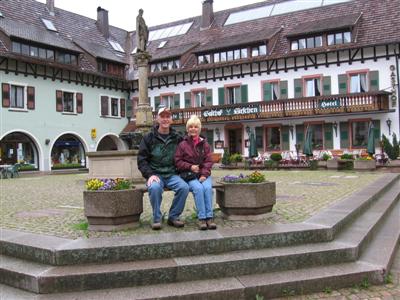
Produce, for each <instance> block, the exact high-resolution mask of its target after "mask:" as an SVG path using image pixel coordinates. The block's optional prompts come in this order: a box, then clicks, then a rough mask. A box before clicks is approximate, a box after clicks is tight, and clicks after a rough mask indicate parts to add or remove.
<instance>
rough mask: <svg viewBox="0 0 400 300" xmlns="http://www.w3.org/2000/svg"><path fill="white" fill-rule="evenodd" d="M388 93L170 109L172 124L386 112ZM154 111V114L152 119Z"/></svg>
mask: <svg viewBox="0 0 400 300" xmlns="http://www.w3.org/2000/svg"><path fill="white" fill-rule="evenodd" d="M388 109H389V93H387V92H369V93H359V94H346V95H330V96H318V97H307V98H297V99H286V100H275V101H262V102H249V103H242V104H231V105H217V106H212V107H199V108H185V109H173V110H171V111H172V119H173V124H174V125H179V124H185V123H186V121H187V119H189V118H190V116H191V115H197V116H198V117H199V118H200V119H201V120H202V122H203V123H211V122H224V121H238V120H254V119H269V118H285V117H300V116H315V115H330V114H339V113H340V114H343V113H359V112H371V111H387V110H388ZM155 117H156V114H154V118H155Z"/></svg>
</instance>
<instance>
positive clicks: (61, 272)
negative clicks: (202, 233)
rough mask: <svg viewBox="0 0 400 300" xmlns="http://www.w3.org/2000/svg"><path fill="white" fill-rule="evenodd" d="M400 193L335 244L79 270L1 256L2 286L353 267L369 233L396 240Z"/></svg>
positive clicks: (75, 287) (65, 287)
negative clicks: (387, 232) (344, 265)
mask: <svg viewBox="0 0 400 300" xmlns="http://www.w3.org/2000/svg"><path fill="white" fill-rule="evenodd" d="M394 190H396V191H397V192H394ZM399 193H400V190H399V189H398V187H397V185H394V186H392V187H391V189H389V190H388V191H387V192H386V193H384V194H383V195H382V197H381V200H380V201H376V202H375V203H374V204H372V205H371V206H370V207H369V209H368V210H367V211H366V212H365V213H364V214H363V215H361V216H360V217H359V219H358V220H357V221H355V222H354V223H353V224H352V226H350V227H349V228H347V229H346V231H345V232H344V233H343V234H341V235H339V236H338V237H337V239H336V240H335V241H334V242H326V243H313V244H305V245H297V246H290V247H280V248H265V249H259V250H245V251H234V252H228V253H224V254H214V255H200V256H190V257H176V258H169V259H158V260H148V261H132V262H121V263H110V264H97V265H80V266H75V265H72V266H48V265H43V264H38V263H34V262H29V261H23V260H21V259H18V258H13V257H7V256H1V257H0V258H1V261H2V273H3V274H4V276H3V277H4V278H6V279H3V280H4V281H3V283H6V284H8V285H11V286H15V287H18V288H22V289H25V290H29V291H33V292H36V293H55V292H69V291H83V290H90V289H101V288H115V287H127V286H140V285H149V284H162V283H172V282H180V281H193V280H200V279H203V278H204V274H209V275H208V277H209V278H224V277H228V276H242V275H247V274H261V273H265V272H277V271H286V270H296V269H301V268H309V267H314V266H321V265H332V264H338V263H343V262H352V261H356V260H357V258H358V255H359V251H360V248H361V247H362V244H363V243H364V241H365V240H367V239H368V240H372V239H373V235H372V233H373V232H376V233H377V237H376V238H375V239H377V238H379V239H382V237H384V236H387V234H385V231H387V230H388V228H389V227H388V226H391V227H390V233H391V234H390V235H389V236H391V240H393V239H394V237H396V239H394V240H395V241H397V240H398V237H399V236H400V225H396V224H397V223H396V217H398V212H399V209H400V202H399V201H398V199H399ZM385 217H386V218H385ZM380 221H382V224H383V225H380ZM362 224H363V226H361V225H362ZM388 224H390V225H388ZM374 225H375V226H374ZM374 227H378V229H376V228H374ZM386 244H388V243H386ZM394 245H396V242H395V243H394V244H393V243H392V244H391V247H388V251H387V252H388V253H387V255H389V254H390V253H393V252H394V250H395V246H394ZM387 255H386V256H387ZM389 261H390V259H389Z"/></svg>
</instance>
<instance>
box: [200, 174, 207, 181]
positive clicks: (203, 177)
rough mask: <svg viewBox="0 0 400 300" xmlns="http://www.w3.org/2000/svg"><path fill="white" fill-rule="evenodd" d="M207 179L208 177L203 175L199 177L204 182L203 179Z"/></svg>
mask: <svg viewBox="0 0 400 300" xmlns="http://www.w3.org/2000/svg"><path fill="white" fill-rule="evenodd" d="M206 179H207V178H206V177H205V176H203V175H201V176H200V178H199V181H200V182H203V181H205V180H206Z"/></svg>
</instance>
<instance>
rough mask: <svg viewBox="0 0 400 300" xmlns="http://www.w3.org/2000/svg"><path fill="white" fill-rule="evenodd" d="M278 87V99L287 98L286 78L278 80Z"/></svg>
mask: <svg viewBox="0 0 400 300" xmlns="http://www.w3.org/2000/svg"><path fill="white" fill-rule="evenodd" d="M279 88H280V97H279V99H287V98H288V82H287V80H282V81H280V82H279Z"/></svg>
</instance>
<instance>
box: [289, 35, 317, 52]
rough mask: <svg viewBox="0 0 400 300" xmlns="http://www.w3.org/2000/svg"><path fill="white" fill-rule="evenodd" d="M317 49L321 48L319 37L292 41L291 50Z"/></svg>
mask: <svg viewBox="0 0 400 300" xmlns="http://www.w3.org/2000/svg"><path fill="white" fill-rule="evenodd" d="M317 47H322V36H321V35H318V36H311V37H307V38H300V39H296V40H292V44H291V50H302V49H309V48H317Z"/></svg>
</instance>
